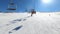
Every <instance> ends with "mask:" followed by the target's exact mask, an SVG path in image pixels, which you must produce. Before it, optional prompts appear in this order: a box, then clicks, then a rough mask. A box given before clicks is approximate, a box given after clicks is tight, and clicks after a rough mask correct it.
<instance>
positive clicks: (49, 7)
mask: <svg viewBox="0 0 60 34" xmlns="http://www.w3.org/2000/svg"><path fill="white" fill-rule="evenodd" d="M14 3H15V4H16V5H17V12H19V11H20V12H21V11H25V10H26V9H27V10H30V9H32V8H33V9H35V10H36V11H40V12H51V11H52V12H54V11H60V0H51V1H48V0H14ZM8 4H9V0H0V11H3V12H4V11H7V10H6V9H7V8H8Z"/></svg>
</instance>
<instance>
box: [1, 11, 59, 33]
mask: <svg viewBox="0 0 60 34" xmlns="http://www.w3.org/2000/svg"><path fill="white" fill-rule="evenodd" d="M19 26H22V27H21V28H17V27H19ZM15 28H17V30H15ZM0 34H60V12H53V13H52V12H51V13H40V12H37V13H36V14H34V15H33V16H30V14H29V13H0Z"/></svg>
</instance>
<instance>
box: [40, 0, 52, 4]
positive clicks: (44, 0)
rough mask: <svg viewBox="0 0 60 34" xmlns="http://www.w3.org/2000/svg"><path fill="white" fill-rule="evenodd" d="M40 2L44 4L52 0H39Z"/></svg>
mask: <svg viewBox="0 0 60 34" xmlns="http://www.w3.org/2000/svg"><path fill="white" fill-rule="evenodd" d="M41 2H42V3H44V4H50V3H51V2H52V0H41Z"/></svg>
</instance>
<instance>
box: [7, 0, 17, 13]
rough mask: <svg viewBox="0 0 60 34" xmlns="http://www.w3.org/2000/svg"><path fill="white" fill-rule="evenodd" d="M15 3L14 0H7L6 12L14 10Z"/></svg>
mask: <svg viewBox="0 0 60 34" xmlns="http://www.w3.org/2000/svg"><path fill="white" fill-rule="evenodd" d="M16 8H17V5H16V4H15V3H14V0H9V4H8V8H7V10H8V11H7V12H16Z"/></svg>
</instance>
